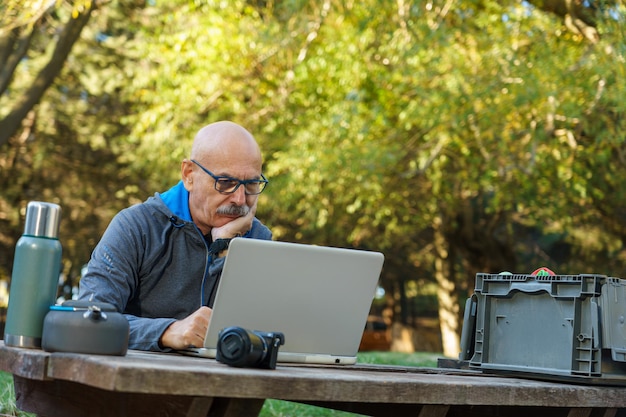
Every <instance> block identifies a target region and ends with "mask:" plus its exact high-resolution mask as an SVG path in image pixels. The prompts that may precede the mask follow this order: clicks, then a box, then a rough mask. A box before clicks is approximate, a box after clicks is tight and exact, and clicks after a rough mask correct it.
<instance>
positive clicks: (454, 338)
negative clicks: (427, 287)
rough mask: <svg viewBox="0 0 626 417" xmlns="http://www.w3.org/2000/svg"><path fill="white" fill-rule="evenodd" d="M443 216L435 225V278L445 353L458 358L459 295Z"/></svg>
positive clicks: (459, 347) (459, 349) (459, 344)
mask: <svg viewBox="0 0 626 417" xmlns="http://www.w3.org/2000/svg"><path fill="white" fill-rule="evenodd" d="M443 224H444V222H443V221H442V219H441V218H437V219H436V220H435V223H434V225H433V229H434V245H435V252H436V257H435V279H436V281H437V302H438V304H439V327H440V329H441V342H442V345H443V354H444V355H445V356H447V357H451V358H457V357H458V356H459V352H460V351H461V342H460V336H459V322H460V321H459V297H458V294H457V293H456V284H455V282H454V277H453V274H454V268H452V267H451V256H450V250H449V247H450V245H449V243H448V241H447V240H446V237H445V233H444V230H443V227H444V226H443Z"/></svg>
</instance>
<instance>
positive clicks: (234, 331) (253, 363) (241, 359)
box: [215, 327, 285, 369]
mask: <svg viewBox="0 0 626 417" xmlns="http://www.w3.org/2000/svg"><path fill="white" fill-rule="evenodd" d="M284 344H285V336H284V335H283V334H282V333H279V332H272V333H265V332H260V331H258V330H247V329H244V328H241V327H226V328H224V329H222V330H221V331H220V333H219V336H218V340H217V355H216V357H215V359H217V360H218V361H219V362H222V363H225V364H226V365H230V366H236V367H240V368H244V367H252V368H265V369H276V358H277V357H278V348H279V347H280V346H281V345H284Z"/></svg>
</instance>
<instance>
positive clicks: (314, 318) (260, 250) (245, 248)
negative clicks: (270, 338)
mask: <svg viewBox="0 0 626 417" xmlns="http://www.w3.org/2000/svg"><path fill="white" fill-rule="evenodd" d="M383 261H384V256H383V254H382V253H379V252H371V251H364V250H355V249H343V248H333V247H326V246H314V245H305V244H299V243H289V242H279V241H271V240H258V239H244V238H236V239H233V240H232V241H231V242H230V246H229V249H228V255H227V256H226V261H225V263H224V269H223V271H222V276H221V279H220V282H219V285H218V288H217V294H216V297H215V302H214V304H213V313H212V316H211V322H210V324H209V328H208V329H207V334H206V337H205V341H204V347H202V348H199V349H190V350H189V351H185V352H183V353H187V354H193V355H196V356H203V357H208V358H215V356H216V353H217V341H218V335H219V332H220V331H221V330H222V329H224V328H228V327H231V326H238V327H242V328H244V329H247V330H252V331H260V332H281V333H283V334H284V337H285V343H284V345H282V346H280V348H279V351H278V358H277V361H278V362H291V363H316V364H344V365H349V364H354V363H356V360H357V358H356V354H357V351H358V348H359V344H360V341H361V337H362V335H363V330H364V329H365V324H366V321H367V316H368V314H369V311H370V307H371V304H372V301H373V298H374V295H375V293H376V287H377V285H378V279H379V277H380V272H381V270H382V266H383Z"/></svg>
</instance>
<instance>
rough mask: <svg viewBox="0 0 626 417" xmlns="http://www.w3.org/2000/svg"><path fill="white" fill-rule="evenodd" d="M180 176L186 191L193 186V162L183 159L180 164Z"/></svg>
mask: <svg viewBox="0 0 626 417" xmlns="http://www.w3.org/2000/svg"><path fill="white" fill-rule="evenodd" d="M180 176H181V179H182V180H183V184H184V185H185V189H186V190H187V191H191V188H192V187H193V163H192V162H191V161H190V160H188V159H183V162H182V163H181V164H180Z"/></svg>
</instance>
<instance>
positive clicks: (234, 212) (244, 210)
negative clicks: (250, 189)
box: [217, 205, 250, 217]
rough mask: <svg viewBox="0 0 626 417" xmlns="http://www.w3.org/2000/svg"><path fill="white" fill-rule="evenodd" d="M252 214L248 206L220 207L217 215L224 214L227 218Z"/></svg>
mask: <svg viewBox="0 0 626 417" xmlns="http://www.w3.org/2000/svg"><path fill="white" fill-rule="evenodd" d="M249 212H250V207H248V206H234V205H228V206H220V207H218V208H217V214H222V215H226V216H240V217H241V216H245V215H246V214H248V213H249Z"/></svg>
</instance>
